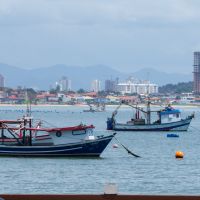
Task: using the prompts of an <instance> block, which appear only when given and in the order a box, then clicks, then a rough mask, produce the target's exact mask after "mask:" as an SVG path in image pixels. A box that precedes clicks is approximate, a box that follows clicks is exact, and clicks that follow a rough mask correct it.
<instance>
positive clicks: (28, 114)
mask: <svg viewBox="0 0 200 200" xmlns="http://www.w3.org/2000/svg"><path fill="white" fill-rule="evenodd" d="M25 120H27V121H28V123H29V128H30V130H29V141H28V142H29V145H30V146H32V131H31V127H32V119H31V100H30V99H29V97H28V91H26V118H25Z"/></svg>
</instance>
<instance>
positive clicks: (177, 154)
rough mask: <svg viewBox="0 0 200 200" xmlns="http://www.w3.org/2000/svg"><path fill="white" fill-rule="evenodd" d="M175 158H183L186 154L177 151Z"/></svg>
mask: <svg viewBox="0 0 200 200" xmlns="http://www.w3.org/2000/svg"><path fill="white" fill-rule="evenodd" d="M175 156H176V158H183V157H184V153H183V152H182V151H177V152H176V154H175Z"/></svg>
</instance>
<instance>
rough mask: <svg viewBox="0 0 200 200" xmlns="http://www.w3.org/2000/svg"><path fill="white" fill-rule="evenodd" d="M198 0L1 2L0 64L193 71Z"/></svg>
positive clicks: (33, 0)
mask: <svg viewBox="0 0 200 200" xmlns="http://www.w3.org/2000/svg"><path fill="white" fill-rule="evenodd" d="M199 7H200V2H199V1H197V0H190V1H186V0H173V1H172V0H168V1H159V0H156V1H148V0H125V1H116V0H115V1H114V0H111V1H105V0H102V1H92V0H86V1H82V0H76V1H68V0H66V1H64V0H58V1H53V0H29V1H26V0H16V1H13V0H5V1H4V0H1V1H0V32H1V37H0V43H1V48H0V62H1V63H6V64H9V65H14V66H17V67H21V68H25V69H33V68H39V67H48V66H52V65H55V64H65V65H68V66H83V67H84V66H90V65H98V64H102V65H107V66H110V67H112V68H114V69H117V70H119V71H122V72H134V71H136V70H140V69H142V68H147V67H148V68H149V67H151V68H154V69H159V70H162V71H165V72H180V71H181V72H182V73H192V70H193V69H192V65H193V52H194V51H198V50H199V48H200V42H199V32H200V28H199V27H200V26H199V24H200V14H199Z"/></svg>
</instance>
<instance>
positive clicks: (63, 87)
mask: <svg viewBox="0 0 200 200" xmlns="http://www.w3.org/2000/svg"><path fill="white" fill-rule="evenodd" d="M57 85H59V87H60V91H62V92H64V91H65V92H66V91H70V90H71V80H69V79H68V78H67V77H65V76H63V77H62V78H61V79H60V80H59V82H58V83H57Z"/></svg>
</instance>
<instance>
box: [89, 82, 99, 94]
mask: <svg viewBox="0 0 200 200" xmlns="http://www.w3.org/2000/svg"><path fill="white" fill-rule="evenodd" d="M91 90H92V91H94V92H99V91H100V90H101V85H100V81H99V80H93V81H92V84H91Z"/></svg>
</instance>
